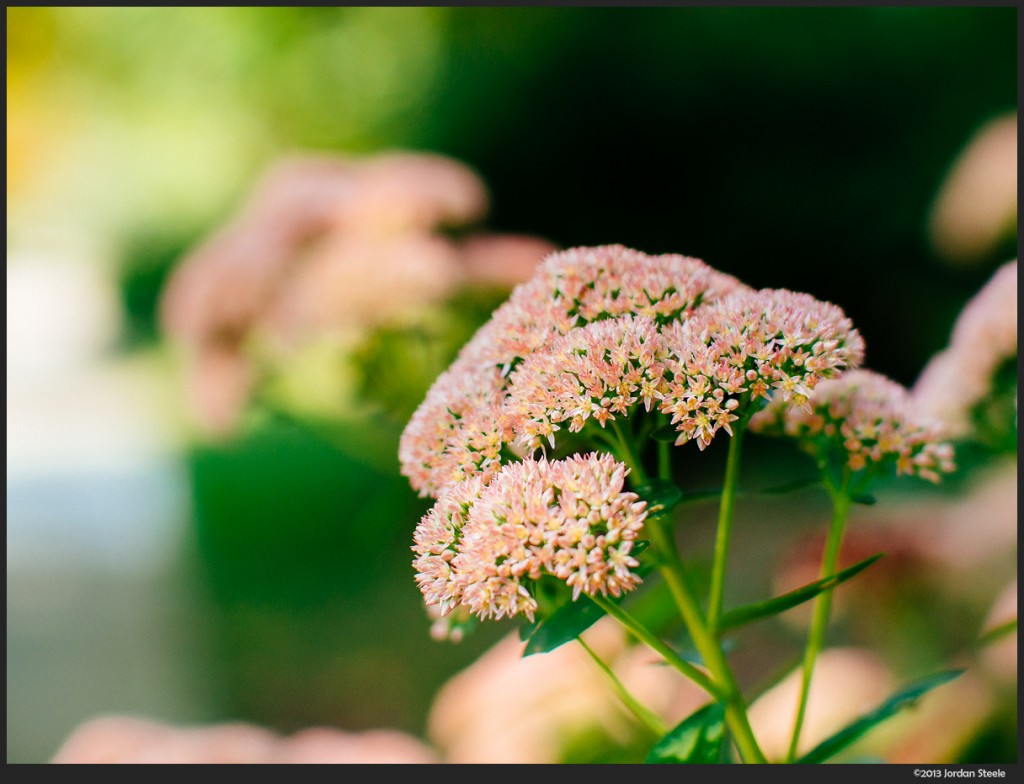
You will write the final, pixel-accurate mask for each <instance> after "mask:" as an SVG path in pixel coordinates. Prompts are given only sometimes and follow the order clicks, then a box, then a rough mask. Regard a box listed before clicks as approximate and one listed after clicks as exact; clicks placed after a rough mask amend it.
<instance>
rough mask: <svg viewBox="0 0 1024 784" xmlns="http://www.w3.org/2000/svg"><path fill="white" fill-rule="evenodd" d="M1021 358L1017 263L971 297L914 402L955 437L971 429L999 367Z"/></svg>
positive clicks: (929, 366) (927, 369)
mask: <svg viewBox="0 0 1024 784" xmlns="http://www.w3.org/2000/svg"><path fill="white" fill-rule="evenodd" d="M1016 355H1017V261H1016V260H1014V261H1011V262H1007V263H1006V264H1004V265H1003V266H1001V267H1000V268H999V269H998V270H996V272H995V274H994V275H993V276H992V277H991V278H990V279H989V281H988V282H987V283H986V284H985V285H984V286H983V287H982V288H981V290H980V291H979V292H978V293H977V294H975V295H974V297H972V298H971V300H970V301H969V302H968V303H967V305H966V306H965V307H964V309H963V310H962V311H961V313H960V316H959V317H958V318H957V320H956V323H955V324H954V326H953V333H952V336H951V338H950V341H949V345H948V346H947V347H946V348H945V349H944V350H942V351H941V352H939V353H938V354H936V355H935V356H934V357H933V358H932V359H931V361H930V362H929V363H928V364H927V365H926V366H925V368H924V370H923V371H922V372H921V375H920V376H919V377H918V379H917V381H916V382H915V384H914V386H913V395H914V399H915V400H916V401H917V403H918V405H919V406H920V407H921V410H922V411H925V412H926V413H927V414H929V415H930V416H932V417H935V418H936V419H938V420H940V421H941V422H942V423H944V424H945V426H946V427H947V429H948V432H949V435H950V436H951V437H958V436H965V435H967V434H968V433H969V432H970V430H971V418H970V414H971V409H972V408H973V407H974V406H975V405H976V404H977V403H979V402H981V401H982V400H983V399H984V398H985V397H986V396H987V395H988V394H989V393H990V392H991V391H992V379H993V376H994V375H995V373H996V371H997V370H998V368H999V366H1000V365H1001V364H1002V363H1004V362H1006V361H1008V360H1010V359H1013V358H1015V357H1016Z"/></svg>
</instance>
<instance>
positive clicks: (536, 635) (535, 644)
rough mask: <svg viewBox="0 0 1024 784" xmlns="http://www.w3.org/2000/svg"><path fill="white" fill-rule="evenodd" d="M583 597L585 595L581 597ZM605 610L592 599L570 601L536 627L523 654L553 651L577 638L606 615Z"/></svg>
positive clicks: (529, 654)
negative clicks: (591, 600)
mask: <svg viewBox="0 0 1024 784" xmlns="http://www.w3.org/2000/svg"><path fill="white" fill-rule="evenodd" d="M580 598H581V599H583V597H582V596H581V597H580ZM604 614H605V613H604V610H602V609H601V608H600V607H598V606H597V605H596V604H594V603H593V602H590V601H576V602H569V603H568V604H566V605H563V606H562V607H559V608H558V609H557V610H555V612H554V613H552V615H551V617H550V618H547V619H545V620H543V621H541V622H540V623H539V624H537V625H536V627H534V629H533V631H532V632H531V633H530V636H529V637H528V638H527V641H526V648H525V649H524V650H523V656H524V657H526V656H531V655H533V654H535V653H547V652H548V651H553V650H554V649H555V648H558V647H559V646H561V645H564V644H565V643H567V642H571V641H573V640H575V639H576V638H577V637H578V636H579V635H581V634H583V632H585V631H586V630H587V629H589V628H590V627H591V626H593V625H594V624H595V623H597V622H598V621H599V620H601V618H602V617H603V616H604Z"/></svg>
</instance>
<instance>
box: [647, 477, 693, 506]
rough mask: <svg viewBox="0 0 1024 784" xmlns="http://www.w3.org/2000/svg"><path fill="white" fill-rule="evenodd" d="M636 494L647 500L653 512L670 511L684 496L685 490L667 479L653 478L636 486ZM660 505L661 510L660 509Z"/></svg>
mask: <svg viewBox="0 0 1024 784" xmlns="http://www.w3.org/2000/svg"><path fill="white" fill-rule="evenodd" d="M636 494H637V495H638V496H640V497H641V498H642V499H643V500H644V501H646V502H647V507H648V509H650V510H651V511H652V512H657V511H660V510H664V511H665V512H668V511H669V510H671V509H672V508H673V507H675V506H676V505H677V504H678V503H679V502H680V501H681V500H682V498H683V492H682V490H680V489H679V488H678V487H676V486H675V484H673V483H672V482H669V481H668V480H667V479H657V478H655V479H651V480H650V481H648V482H647V483H645V484H642V485H640V486H639V487H637V488H636ZM659 507H660V510H659Z"/></svg>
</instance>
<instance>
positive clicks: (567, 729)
mask: <svg viewBox="0 0 1024 784" xmlns="http://www.w3.org/2000/svg"><path fill="white" fill-rule="evenodd" d="M582 639H583V640H584V642H586V644H587V645H588V646H589V647H590V649H591V650H592V651H593V652H594V653H595V654H597V655H598V656H600V657H601V659H602V660H603V661H605V662H607V663H608V664H609V666H610V667H611V668H612V669H613V671H614V672H615V675H616V677H617V678H618V679H619V680H620V681H621V683H622V684H623V685H624V686H625V688H627V689H628V690H629V691H630V693H632V694H633V695H635V696H636V697H637V699H639V700H641V701H642V702H643V703H644V704H645V705H648V706H650V708H651V709H652V710H653V711H654V712H655V713H657V714H658V715H660V716H661V717H662V718H664V719H665V721H666V722H668V723H671V724H674V723H676V722H678V721H681V720H682V719H683V718H684V717H685V716H686V715H688V714H689V713H690V712H692V711H693V710H695V709H696V708H698V707H700V706H701V705H702V704H704V703H706V702H707V700H708V696H707V694H706V693H705V692H704V691H703V690H702V689H701V688H700V687H698V686H696V685H695V684H694V683H693V682H691V681H689V680H687V679H686V678H685V677H683V676H682V675H680V674H679V672H678V671H676V670H675V669H673V668H672V667H669V666H667V665H666V663H665V660H664V659H662V658H661V657H660V656H659V655H658V654H657V653H655V652H654V651H652V650H651V649H650V648H648V647H647V646H646V645H637V644H630V642H629V639H628V637H627V634H626V633H625V631H624V630H623V629H622V628H621V627H620V626H618V625H617V624H616V623H615V622H614V621H613V620H612V619H611V618H607V617H606V618H603V619H601V620H600V621H598V622H597V623H595V624H594V625H593V626H591V627H590V628H589V629H587V630H586V631H585V632H583V635H582ZM524 645H525V644H524V643H523V642H522V641H521V640H519V638H518V635H517V634H515V633H513V634H510V635H508V636H507V637H505V638H503V639H502V640H500V641H499V642H498V643H497V644H496V645H494V646H493V647H492V648H490V649H489V650H488V651H486V652H485V653H484V654H483V655H482V656H480V657H479V658H478V659H477V660H476V661H475V662H473V664H471V665H470V666H469V667H468V668H466V669H465V670H463V671H461V672H460V673H458V674H457V675H455V676H454V677H453V678H451V679H450V680H449V681H448V682H447V683H445V684H444V685H443V686H442V687H441V689H440V690H439V691H438V693H437V695H436V697H435V699H434V702H433V704H432V706H431V709H430V714H429V716H428V722H427V736H428V738H429V739H430V740H431V742H432V743H433V744H434V745H435V746H436V748H437V749H438V751H439V753H440V754H441V755H442V756H443V758H444V759H445V761H446V762H451V763H499V764H550V763H560V762H573V761H584V762H590V761H592V760H593V759H595V758H604V759H608V761H621V760H617V759H616V758H614V756H613V752H614V750H615V749H619V750H622V749H629V748H630V747H631V746H634V745H636V744H638V743H648V744H649V742H650V739H649V738H648V737H647V736H646V735H644V730H643V729H640V728H638V727H637V725H636V722H635V721H634V720H633V718H632V717H631V716H630V715H629V714H628V713H627V712H626V710H625V708H624V707H623V705H622V703H621V702H619V700H618V698H617V697H616V696H615V693H614V692H613V691H612V690H611V689H609V688H608V683H607V679H606V677H605V675H604V673H602V672H601V670H600V669H599V668H598V667H597V665H596V664H595V663H594V662H593V661H592V660H591V659H590V657H589V656H588V654H587V653H586V652H585V651H584V649H583V648H582V647H581V646H579V645H575V644H573V645H562V646H560V647H559V648H556V649H555V650H553V651H549V652H547V653H545V654H544V655H542V656H527V657H524V656H523V648H524ZM636 753H637V750H635V749H631V750H630V754H631V755H635V754H636ZM602 755H604V757H602ZM626 761H631V759H630V757H626Z"/></svg>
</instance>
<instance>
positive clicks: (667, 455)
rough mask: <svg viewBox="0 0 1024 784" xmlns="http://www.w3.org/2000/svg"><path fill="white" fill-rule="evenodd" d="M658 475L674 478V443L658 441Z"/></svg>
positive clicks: (669, 478) (663, 477) (661, 477)
mask: <svg viewBox="0 0 1024 784" xmlns="http://www.w3.org/2000/svg"><path fill="white" fill-rule="evenodd" d="M658 477H659V478H660V479H668V480H671V479H672V444H670V443H669V442H668V441H659V442H658Z"/></svg>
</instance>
